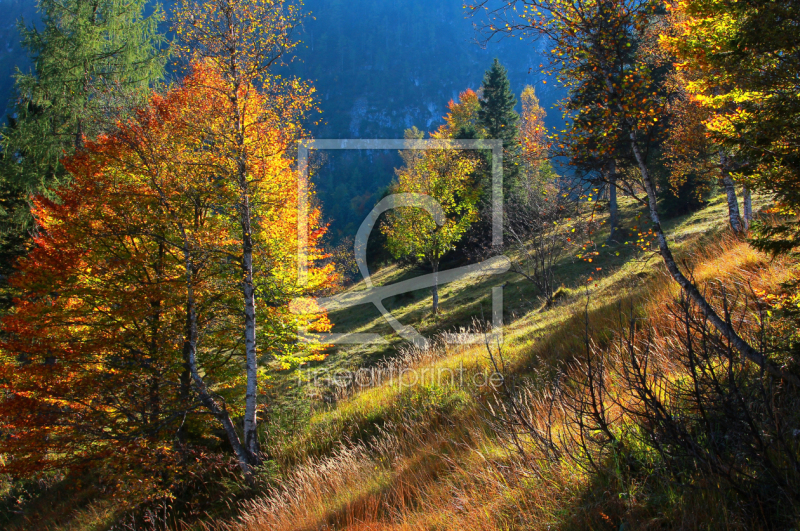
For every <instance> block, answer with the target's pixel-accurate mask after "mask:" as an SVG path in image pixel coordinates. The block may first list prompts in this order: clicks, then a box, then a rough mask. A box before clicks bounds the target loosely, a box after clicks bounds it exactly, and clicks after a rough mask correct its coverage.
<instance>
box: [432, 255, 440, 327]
mask: <svg viewBox="0 0 800 531" xmlns="http://www.w3.org/2000/svg"><path fill="white" fill-rule="evenodd" d="M431 265H432V266H433V315H437V314H438V313H439V262H438V261H433V262H431Z"/></svg>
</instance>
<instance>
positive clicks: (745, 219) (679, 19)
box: [650, 4, 752, 235]
mask: <svg viewBox="0 0 800 531" xmlns="http://www.w3.org/2000/svg"><path fill="white" fill-rule="evenodd" d="M684 23H685V15H684V13H683V10H682V8H680V6H679V5H677V4H676V6H670V10H669V12H668V14H667V15H666V16H664V17H662V21H661V22H660V24H659V25H657V26H654V28H653V29H654V31H653V33H654V35H653V36H652V39H651V40H656V39H657V40H658V41H660V42H654V43H652V44H651V49H650V53H651V55H652V57H653V59H654V60H655V61H656V62H664V63H666V62H669V63H673V62H678V61H677V60H676V53H679V50H678V48H677V47H675V46H674V43H675V39H676V38H677V36H678V34H679V33H681V31H682V29H681V28H682V25H683V24H684ZM700 76H701V73H700V72H699V71H696V70H692V69H691V68H688V67H687V65H686V64H679V65H678V68H677V69H675V70H673V71H672V72H670V74H669V76H668V78H667V85H668V86H669V89H670V92H671V98H670V100H669V102H668V105H667V110H668V114H669V123H670V127H669V129H668V130H667V135H666V138H665V140H664V153H665V160H666V163H667V166H668V168H669V169H670V185H671V186H673V187H674V188H677V187H679V186H682V185H683V184H684V183H685V182H686V181H687V180H696V181H698V182H697V185H696V187H697V188H699V189H702V188H709V187H710V186H711V185H713V184H714V183H715V182H716V181H719V182H720V183H721V184H722V188H723V190H724V191H725V196H726V200H727V203H728V222H729V224H730V227H731V230H732V231H733V232H734V233H735V234H739V235H741V234H743V233H745V232H746V231H747V230H748V227H749V224H750V222H751V221H752V200H751V197H750V189H749V188H748V186H747V185H746V184H745V185H744V186H743V189H742V196H743V212H741V211H740V209H739V202H738V199H737V196H736V185H737V183H736V182H735V180H734V177H733V175H734V174H735V173H736V172H737V171H739V170H740V169H741V168H743V167H745V166H746V161H744V160H743V159H742V158H741V156H740V155H738V154H737V153H736V152H734V151H732V150H731V149H730V148H729V147H725V146H723V145H721V144H720V143H719V142H717V141H715V140H714V139H713V138H711V136H710V135H708V134H707V133H708V131H707V129H706V126H705V123H706V122H709V121H711V120H712V118H713V116H714V114H715V112H716V111H713V110H712V109H710V108H708V107H706V106H704V105H703V104H702V103H701V102H700V101H699V100H698V99H697V98H695V97H694V95H693V94H692V93H691V92H690V91H689V90H688V88H689V87H690V86H692V85H694V84H695V83H696V82H697V81H698V80H699V79H700ZM715 90H716V91H718V90H719V88H717V89H715Z"/></svg>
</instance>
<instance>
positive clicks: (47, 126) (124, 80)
mask: <svg viewBox="0 0 800 531" xmlns="http://www.w3.org/2000/svg"><path fill="white" fill-rule="evenodd" d="M38 9H39V13H40V15H41V17H42V24H41V27H40V28H36V27H34V26H31V27H27V26H25V25H24V24H23V23H20V33H21V35H22V44H23V45H24V46H25V48H27V50H28V53H29V55H30V57H31V62H32V63H33V68H32V71H30V72H28V73H23V72H21V71H19V70H18V71H17V74H16V76H15V78H16V83H15V90H16V101H15V102H14V114H15V116H14V119H13V120H9V124H8V125H7V126H5V127H4V128H3V129H2V131H0V143H2V157H0V196H2V197H9V198H11V199H13V201H11V200H9V201H3V205H2V206H3V207H4V208H0V234H2V238H0V247H2V250H0V255H2V256H4V257H5V255H6V254H8V253H6V252H5V251H9V252H11V254H12V255H18V254H19V252H20V251H19V249H20V247H19V241H20V237H21V236H22V237H23V239H24V235H25V233H26V231H27V230H29V229H30V227H31V221H32V220H31V216H30V213H29V209H28V204H27V203H28V200H27V197H30V196H31V195H36V194H43V195H49V193H50V192H51V191H52V190H53V189H55V188H56V187H57V186H58V185H60V184H62V183H63V182H65V181H66V180H67V179H68V175H67V174H66V172H65V171H64V169H63V167H62V166H61V164H60V160H61V159H62V158H63V157H65V156H69V155H71V154H72V153H73V152H74V151H75V150H76V149H80V148H81V147H82V145H83V139H84V138H93V137H94V136H96V135H97V134H98V133H99V132H100V131H102V130H103V129H104V127H105V126H108V125H113V124H114V122H115V121H116V119H117V118H119V116H120V114H119V113H120V111H121V109H122V108H124V107H126V106H130V105H131V103H133V102H135V100H136V95H137V94H142V93H143V92H144V91H145V90H146V89H148V88H149V87H150V86H151V85H152V84H153V83H154V82H155V81H156V80H158V79H160V78H161V77H162V75H163V72H164V65H165V61H166V54H165V53H164V52H165V50H166V46H164V44H165V39H164V37H163V36H162V35H161V34H160V33H159V31H158V24H159V22H160V21H161V20H163V11H162V10H161V8H160V6H159V5H156V6H155V7H152V6H148V2H147V0H40V2H39V7H38ZM147 12H149V14H146V13H147ZM104 124H105V126H104ZM12 242H13V244H12ZM10 245H11V246H13V247H14V248H15V249H16V250H13V251H12V250H11V249H6V247H9V246H10ZM11 261H13V258H8V259H7V260H4V263H2V264H0V270H2V269H6V268H7V267H8V266H9V265H10V262H11ZM3 272H4V271H0V274H2V273H3Z"/></svg>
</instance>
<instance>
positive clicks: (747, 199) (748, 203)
mask: <svg viewBox="0 0 800 531" xmlns="http://www.w3.org/2000/svg"><path fill="white" fill-rule="evenodd" d="M742 199H743V203H744V230H745V231H748V230H750V222H751V221H753V198H752V197H751V196H750V188H748V187H747V185H745V186H744V187H742Z"/></svg>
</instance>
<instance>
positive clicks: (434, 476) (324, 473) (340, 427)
mask: <svg viewBox="0 0 800 531" xmlns="http://www.w3.org/2000/svg"><path fill="white" fill-rule="evenodd" d="M690 221H691V219H690ZM692 223H694V224H696V222H695V221H692ZM675 232H676V233H680V234H684V237H683V238H682V241H681V245H680V246H679V252H678V257H679V259H681V260H683V261H684V263H685V264H686V265H687V266H688V267H689V269H690V270H691V272H692V275H693V276H694V278H695V280H696V281H697V282H698V283H699V284H700V285H702V286H704V287H707V288H708V289H712V288H714V287H715V286H716V288H719V287H720V286H725V287H727V288H729V289H730V288H731V287H733V286H734V285H738V286H739V287H741V288H742V290H744V291H748V290H750V289H765V288H769V287H774V286H776V285H777V284H779V283H780V282H782V281H783V280H785V279H786V278H787V277H788V275H790V274H791V270H792V268H793V267H795V265H794V264H792V263H790V262H788V261H787V260H770V259H768V258H767V257H766V256H764V255H763V254H761V253H759V252H757V251H755V250H754V249H753V248H752V247H750V246H749V245H748V244H747V243H745V242H743V241H741V240H738V239H735V238H733V237H731V236H729V235H728V234H727V233H726V232H725V231H720V232H717V233H716V234H712V235H711V236H709V235H703V234H704V233H706V232H708V231H707V230H706V231H702V230H701V231H697V230H694V231H689V232H688V235H686V234H687V230H686V227H685V226H678V227H676V228H675ZM698 242H699V244H698ZM595 284H596V285H595ZM587 294H588V297H587V296H586V295H587ZM677 294H678V289H677V286H676V285H675V284H674V283H672V282H671V281H670V279H669V278H667V277H666V276H665V275H664V274H663V273H662V272H661V267H660V265H659V264H658V262H657V261H650V262H649V263H648V264H645V265H642V264H641V263H628V264H625V265H623V266H622V267H620V268H618V269H617V270H615V271H612V272H611V273H610V274H608V275H606V276H604V277H602V278H597V279H596V280H593V281H592V282H590V283H589V284H588V285H587V288H586V291H585V293H581V291H580V290H573V291H572V293H571V294H570V296H569V297H567V298H566V299H565V300H563V301H561V302H559V303H558V304H557V305H556V306H555V307H552V308H549V309H546V310H543V311H531V312H529V313H527V314H526V315H524V316H522V317H520V318H518V319H517V320H515V321H514V322H512V323H510V324H508V326H506V328H505V344H504V347H503V355H504V359H505V362H506V367H505V371H506V372H507V373H513V374H517V375H521V376H524V377H526V378H528V379H529V381H530V382H531V386H532V387H531V388H532V389H534V390H537V389H538V390H540V391H541V390H543V389H544V386H543V383H544V382H546V381H547V378H548V376H549V375H552V374H553V372H554V370H555V369H556V368H557V367H563V366H564V365H565V364H568V363H569V362H570V361H571V360H573V359H574V358H575V357H576V355H579V354H580V353H581V352H583V351H584V348H585V345H584V341H585V339H584V338H585V335H584V331H585V327H586V326H587V325H586V323H587V320H588V327H589V328H590V330H591V334H592V337H593V338H594V340H595V342H596V344H597V347H598V348H599V349H600V350H602V349H604V348H606V347H607V346H608V345H609V344H610V342H611V340H612V338H613V337H614V335H615V334H616V333H618V332H619V331H620V330H621V327H622V326H624V323H623V322H622V321H624V320H625V319H624V316H623V314H627V313H628V312H635V313H636V314H637V315H640V316H641V315H647V316H648V317H649V318H650V319H651V322H652V323H653V325H654V327H655V328H656V329H659V327H661V326H663V327H665V330H666V329H668V328H669V327H668V326H667V325H668V321H669V317H668V316H667V314H666V312H665V311H664V308H665V306H666V305H667V303H668V302H669V301H671V300H673V299H674V297H675V296H676V295H677ZM587 317H588V319H587ZM434 350H435V352H416V353H414V355H410V354H409V355H408V356H406V358H404V363H407V364H408V366H409V367H411V368H414V369H416V370H420V369H430V370H431V371H435V370H436V369H437V368H441V367H450V368H452V367H455V366H462V367H464V368H465V374H468V375H475V374H480V373H486V372H487V371H489V369H490V364H489V360H488V358H487V355H486V348H485V346H484V345H475V346H460V347H459V348H453V349H449V350H448V349H446V348H444V347H441V346H439V347H436V348H435V349H434ZM466 380H467V382H468V383H467V384H459V382H453V381H445V382H435V381H423V382H418V383H416V384H415V385H408V386H403V387H401V386H396V385H394V386H393V385H390V384H383V385H378V386H375V387H372V388H370V389H367V390H365V391H362V392H358V393H355V394H353V395H352V396H347V397H343V399H342V400H341V402H340V403H339V404H338V406H337V407H336V408H335V409H334V410H332V411H329V412H323V413H319V414H317V415H316V416H315V417H314V418H312V422H311V424H312V428H311V429H309V430H308V431H307V432H306V435H305V436H304V437H312V438H313V437H315V436H317V435H318V434H319V433H320V430H319V429H314V428H313V425H315V424H316V425H318V426H319V427H321V428H320V429H325V430H328V432H329V433H328V434H327V435H328V436H330V437H331V438H332V439H337V438H339V436H340V435H342V434H344V435H346V434H349V433H352V432H353V431H352V430H351V431H348V428H347V427H348V426H359V425H363V423H364V422H365V419H373V418H375V417H380V418H381V419H384V420H385V422H384V423H383V424H382V425H380V426H379V428H378V430H377V433H375V434H374V435H373V436H371V437H368V438H366V439H364V438H362V439H360V440H357V441H355V442H347V440H346V438H345V439H344V442H340V443H339V445H338V447H337V448H336V449H335V450H334V451H333V452H331V453H329V454H328V456H327V457H324V458H313V457H308V456H305V457H303V455H302V452H301V451H300V450H299V449H297V448H295V449H292V453H293V454H294V455H297V456H299V459H300V461H302V464H300V465H298V466H297V467H295V468H294V469H293V471H292V472H291V473H289V474H288V475H287V476H286V477H285V478H284V479H283V481H282V482H281V485H280V487H279V488H276V489H274V490H273V491H271V492H268V493H266V494H265V495H264V496H263V497H260V498H258V499H255V500H251V501H249V502H247V503H245V504H244V505H243V506H242V507H241V508H240V509H241V510H240V514H239V516H238V517H236V518H235V519H234V520H231V521H229V522H225V523H222V524H217V525H216V527H218V528H221V529H226V530H237V531H240V530H241V531H244V530H248V531H256V530H312V529H349V530H372V529H382V530H384V529H390V530H431V529H436V530H445V529H452V530H465V529H469V530H500V529H542V530H544V529H553V528H555V527H558V528H584V529H620V528H621V527H620V523H621V518H622V516H621V515H622V514H624V515H625V520H624V521H625V526H626V527H625V529H654V528H663V526H664V525H669V526H676V525H677V526H679V527H681V528H685V529H701V528H708V527H709V526H711V527H714V526H717V525H719V526H721V527H723V528H731V529H733V528H737V527H739V526H740V524H739V523H737V521H736V520H735V519H733V518H732V517H730V515H728V514H727V513H726V512H725V511H726V509H725V508H724V506H722V505H721V504H715V500H714V499H713V495H712V494H708V493H704V494H702V495H698V496H697V497H695V498H691V499H689V500H688V501H684V502H683V503H682V504H681V505H680V506H675V507H674V510H673V512H672V513H670V514H662V515H661V516H654V515H653V514H652V513H651V512H648V511H647V510H646V509H645V506H646V502H647V500H645V499H643V498H642V495H641V493H638V491H637V485H626V486H624V487H625V492H626V496H625V498H624V499H623V498H622V497H621V495H620V494H619V492H620V491H613V490H608V491H604V490H603V489H608V488H610V487H609V485H608V484H605V485H600V484H598V483H597V482H596V481H595V480H596V478H592V477H591V476H590V475H588V474H587V473H586V472H585V471H583V470H582V469H580V468H579V467H576V466H575V464H574V463H572V462H570V461H569V460H565V459H561V460H552V459H547V456H545V455H543V454H541V453H539V454H537V453H536V451H535V448H534V447H533V446H529V447H527V448H528V451H527V453H526V454H525V455H522V454H521V453H520V452H518V451H517V450H516V449H515V448H514V446H513V445H512V444H510V442H509V441H510V439H509V438H506V437H503V434H502V433H498V432H497V431H496V430H493V429H492V428H491V426H490V425H489V422H488V421H487V418H488V417H487V413H486V411H487V408H488V407H489V404H491V396H492V389H491V388H489V387H488V386H476V385H471V384H470V383H469V382H470V381H472V380H470V378H467V379H466ZM611 385H613V382H611ZM537 386H538V388H537ZM456 394H458V395H459V396H460V397H461V399H460V401H459V402H458V403H459V407H455V408H453V407H445V405H444V404H445V403H447V399H448V397H451V396H453V395H456ZM537 396H539V395H537V393H536V392H532V393H531V395H530V398H529V400H528V401H527V404H528V408H529V410H528V414H529V419H530V420H531V422H532V423H535V424H536V425H537V426H539V427H540V428H542V429H546V428H547V427H548V424H549V427H550V428H551V429H553V430H555V431H556V432H558V431H559V430H563V422H564V418H563V415H562V414H561V413H559V412H555V413H552V414H551V415H550V416H548V410H547V404H546V401H543V400H539V399H537ZM419 397H424V400H422V401H421V402H419V401H417V402H415V401H414V400H416V399H418V398H419ZM420 403H422V404H424V406H425V407H423V411H424V415H422V416H420V415H419V411H417V412H416V413H417V414H416V415H412V414H408V415H407V414H405V413H404V410H403V408H408V407H409V404H420ZM426 408H427V409H426ZM376 412H379V414H377V413H376ZM355 431H358V430H355ZM315 434H317V435H315ZM297 444H298V446H303V445H306V444H309V441H308V440H300V441H299V442H297ZM522 444H523V447H525V445H526V443H525V442H524V441H523V443H522ZM598 489H599V490H598ZM709 496H710V497H709ZM668 505H669V504H668V503H667V506H668Z"/></svg>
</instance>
